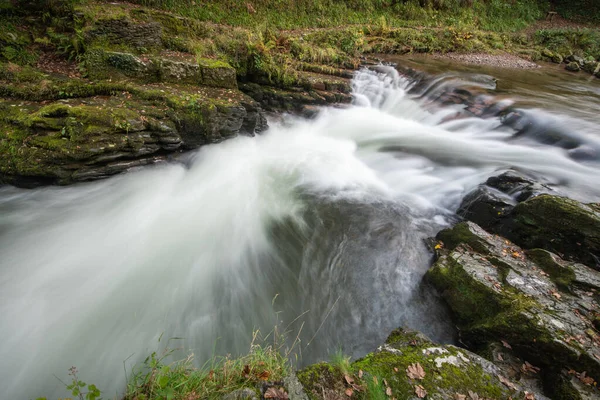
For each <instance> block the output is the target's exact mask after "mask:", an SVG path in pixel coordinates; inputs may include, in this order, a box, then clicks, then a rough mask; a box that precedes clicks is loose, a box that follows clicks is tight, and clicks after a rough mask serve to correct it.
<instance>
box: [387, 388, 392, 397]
mask: <svg viewBox="0 0 600 400" xmlns="http://www.w3.org/2000/svg"><path fill="white" fill-rule="evenodd" d="M385 394H386V395H387V396H388V397H392V388H391V387H389V386H388V387H387V388H386V389H385Z"/></svg>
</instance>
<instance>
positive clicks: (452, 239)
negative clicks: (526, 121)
mask: <svg viewBox="0 0 600 400" xmlns="http://www.w3.org/2000/svg"><path fill="white" fill-rule="evenodd" d="M542 197H548V196H546V195H544V196H540V197H536V198H533V199H531V200H530V201H533V200H535V199H539V198H542ZM550 215H551V214H550ZM438 239H439V240H440V241H441V243H440V245H439V246H436V247H437V248H438V250H437V257H438V258H437V261H436V262H435V264H434V265H433V266H432V268H431V269H430V270H429V271H428V272H427V275H426V278H427V280H428V281H429V282H431V283H432V284H433V285H434V286H435V287H436V288H437V289H438V290H439V292H440V294H441V295H442V297H443V298H444V299H445V301H446V302H447V303H448V305H449V306H450V308H451V310H452V312H453V314H454V316H455V320H456V322H457V323H458V325H459V327H460V333H461V340H462V341H463V342H464V343H466V344H467V345H469V346H471V347H473V348H484V347H485V346H489V345H490V344H491V343H493V342H502V341H504V342H503V343H506V346H507V347H508V346H510V348H511V349H512V350H513V351H514V353H515V354H516V355H517V356H519V357H520V358H521V359H523V360H527V361H528V362H530V363H531V364H532V365H536V366H538V367H540V368H542V369H543V373H548V374H550V373H552V374H556V373H561V371H562V370H567V371H569V370H574V371H577V372H579V373H582V372H583V371H586V374H587V375H588V376H590V377H592V379H593V380H598V379H600V347H599V346H598V345H599V344H600V336H599V335H598V333H597V332H596V331H595V330H594V327H593V322H592V320H593V319H594V317H595V316H596V315H597V314H598V312H600V308H599V306H598V303H597V298H596V293H597V291H598V290H600V287H598V286H596V285H597V282H598V280H597V279H598V273H597V272H596V271H593V270H590V269H589V268H587V267H585V266H578V267H577V269H579V270H580V273H583V274H584V275H587V276H589V277H590V278H588V279H585V280H586V281H588V282H590V283H589V284H590V285H591V287H589V289H587V290H578V289H576V288H575V286H574V280H575V278H573V274H572V273H570V272H565V273H560V272H556V271H553V270H552V269H553V268H557V267H556V266H550V267H549V266H548V265H544V263H543V262H540V255H539V254H538V255H537V256H532V255H531V254H526V253H525V252H524V251H523V250H522V249H521V248H519V247H517V246H516V245H514V244H513V243H511V242H509V241H508V240H506V239H504V238H502V237H499V236H496V235H491V234H489V233H487V232H485V231H484V230H483V229H481V228H480V227H479V226H477V225H476V224H473V223H471V222H463V223H460V224H458V225H456V226H455V227H454V228H452V229H449V230H445V231H442V232H440V234H439V235H438ZM551 257H552V259H553V260H555V262H556V264H557V265H559V267H558V268H565V267H572V265H571V264H567V263H566V262H565V261H564V260H562V259H560V257H558V256H557V255H555V254H553V255H551ZM540 264H541V265H540ZM582 268H583V269H582ZM546 271H550V272H546ZM565 276H567V277H569V278H568V279H565ZM580 279H581V278H580ZM547 394H548V395H550V396H551V397H552V393H547ZM596 395H598V393H597V394H596Z"/></svg>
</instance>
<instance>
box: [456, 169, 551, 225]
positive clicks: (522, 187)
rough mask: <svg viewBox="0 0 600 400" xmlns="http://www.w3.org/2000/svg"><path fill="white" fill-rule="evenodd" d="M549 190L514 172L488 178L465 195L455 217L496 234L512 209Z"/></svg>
mask: <svg viewBox="0 0 600 400" xmlns="http://www.w3.org/2000/svg"><path fill="white" fill-rule="evenodd" d="M543 193H553V190H552V189H551V188H549V187H547V186H545V185H542V184H540V183H538V182H536V181H535V180H533V179H532V178H529V177H528V176H526V175H524V174H522V173H519V172H517V171H512V170H511V171H507V172H505V173H503V174H500V175H498V176H493V177H490V178H489V179H488V180H487V181H486V182H485V183H484V184H482V185H479V186H478V187H477V188H475V189H474V190H473V191H471V192H470V193H468V194H467V195H466V196H465V197H464V199H463V201H462V202H461V205H460V206H459V208H458V211H457V214H458V215H460V216H462V217H463V218H465V219H467V220H469V221H473V222H475V223H476V224H478V225H480V226H481V227H483V228H484V229H488V230H490V229H491V230H497V229H499V227H498V225H499V223H500V222H501V221H502V220H503V218H505V217H507V216H508V215H509V214H510V212H511V211H512V209H513V208H514V206H515V205H516V204H517V203H519V202H521V201H525V200H527V199H529V198H531V197H534V196H539V195H540V194H543Z"/></svg>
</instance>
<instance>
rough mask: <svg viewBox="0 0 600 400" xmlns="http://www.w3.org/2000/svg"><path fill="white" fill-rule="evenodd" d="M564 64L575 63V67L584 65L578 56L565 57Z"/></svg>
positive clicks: (581, 58)
mask: <svg viewBox="0 0 600 400" xmlns="http://www.w3.org/2000/svg"><path fill="white" fill-rule="evenodd" d="M565 62H567V63H573V62H574V63H577V65H579V66H582V65H583V63H584V59H583V57H580V56H576V55H575V54H570V55H568V56H567V57H565Z"/></svg>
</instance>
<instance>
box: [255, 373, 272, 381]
mask: <svg viewBox="0 0 600 400" xmlns="http://www.w3.org/2000/svg"><path fill="white" fill-rule="evenodd" d="M269 376H271V373H270V372H269V371H263V372H261V373H260V374H258V379H260V380H261V381H268V380H269Z"/></svg>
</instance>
